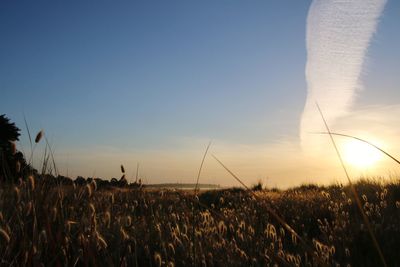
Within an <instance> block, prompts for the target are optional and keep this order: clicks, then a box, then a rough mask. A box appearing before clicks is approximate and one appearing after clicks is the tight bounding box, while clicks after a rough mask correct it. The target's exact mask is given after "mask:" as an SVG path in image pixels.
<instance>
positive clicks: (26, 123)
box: [24, 114, 33, 164]
mask: <svg viewBox="0 0 400 267" xmlns="http://www.w3.org/2000/svg"><path fill="white" fill-rule="evenodd" d="M24 122H25V128H26V131H27V132H28V137H29V144H30V146H31V155H30V158H32V156H33V145H32V136H31V132H30V131H29V126H28V122H27V121H26V117H25V114H24ZM28 164H30V162H28Z"/></svg>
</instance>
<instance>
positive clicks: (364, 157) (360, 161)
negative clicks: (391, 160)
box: [343, 140, 382, 169]
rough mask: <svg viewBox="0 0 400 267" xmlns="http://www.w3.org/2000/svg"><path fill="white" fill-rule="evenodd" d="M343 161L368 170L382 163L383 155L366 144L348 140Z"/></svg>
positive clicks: (344, 145) (345, 144)
mask: <svg viewBox="0 0 400 267" xmlns="http://www.w3.org/2000/svg"><path fill="white" fill-rule="evenodd" d="M343 159H344V160H345V161H346V162H347V163H349V164H351V165H353V166H355V167H358V168H362V169H366V168H370V167H373V166H374V165H375V164H376V163H377V162H378V161H380V160H381V159H382V153H381V152H380V151H379V150H377V149H376V148H374V147H372V146H370V145H368V144H366V143H364V142H361V141H358V140H348V141H346V142H345V143H344V144H343Z"/></svg>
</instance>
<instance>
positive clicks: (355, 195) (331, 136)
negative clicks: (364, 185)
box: [316, 103, 387, 267]
mask: <svg viewBox="0 0 400 267" xmlns="http://www.w3.org/2000/svg"><path fill="white" fill-rule="evenodd" d="M316 105H317V108H318V111H319V113H320V115H321V118H322V120H323V122H324V125H325V128H326V130H327V132H328V134H329V137H330V139H331V141H332V145H333V147H334V148H335V151H336V154H337V156H338V158H339V161H340V164H341V165H342V168H343V171H344V173H345V174H346V178H347V181H348V182H349V186H350V188H351V191H352V192H353V195H354V198H355V200H356V203H357V206H358V209H359V210H360V212H361V216H362V218H363V220H364V223H365V225H366V226H367V229H368V232H369V234H370V236H371V239H372V242H373V243H374V246H375V248H376V250H377V252H378V254H379V258H380V259H381V262H382V265H383V266H385V267H386V266H387V264H386V261H385V257H384V256H383V253H382V250H381V247H380V246H379V243H378V240H377V239H376V237H375V234H374V232H373V230H372V226H371V224H370V222H369V220H368V217H367V215H366V214H365V212H364V210H363V208H362V205H361V201H360V198H359V197H358V194H357V190H356V188H355V186H354V185H353V183H352V182H351V179H350V175H349V173H348V172H347V169H346V166H345V164H344V162H343V159H342V156H341V154H340V152H339V149H338V147H337V145H336V142H335V139H334V138H333V134H332V132H331V130H330V129H329V126H328V123H327V122H326V120H325V117H324V114H323V113H322V111H321V108H320V107H319V105H318V103H316Z"/></svg>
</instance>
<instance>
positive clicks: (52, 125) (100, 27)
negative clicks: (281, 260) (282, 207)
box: [0, 0, 400, 183]
mask: <svg viewBox="0 0 400 267" xmlns="http://www.w3.org/2000/svg"><path fill="white" fill-rule="evenodd" d="M310 3H311V2H310V1H251V2H248V1H197V2H196V1H141V2H139V1H118V3H117V1H113V2H110V1H96V2H94V1H69V2H56V1H46V2H45V1H35V2H32V1H20V2H16V1H2V2H1V3H0V36H1V37H0V38H1V42H0V90H1V98H0V113H1V114H3V113H5V114H7V116H8V117H10V118H11V119H12V120H13V121H15V122H16V123H17V125H19V126H20V128H23V127H24V124H23V114H25V116H26V118H27V120H28V123H29V125H30V128H31V131H33V132H35V131H38V130H40V129H44V130H45V132H46V134H47V136H48V138H49V139H50V140H51V141H52V143H53V144H54V146H55V150H56V152H57V153H56V154H57V157H58V161H59V164H60V166H66V165H68V168H70V169H73V170H74V172H73V174H74V175H78V174H83V175H91V173H93V172H96V174H97V175H98V176H105V177H110V176H114V175H115V176H116V175H118V164H119V163H118V161H123V162H125V164H126V165H130V164H132V166H133V165H134V162H137V161H139V162H142V161H146V159H147V158H151V163H150V162H149V163H148V166H147V172H148V180H149V181H151V182H158V181H160V179H161V178H162V177H161V176H164V175H163V172H162V170H164V171H165V170H166V169H168V167H167V166H166V165H168V164H169V163H165V161H163V160H160V161H157V159H158V158H163V157H168V156H165V155H170V156H171V157H174V156H173V155H174V153H178V154H179V153H180V154H179V155H180V156H177V159H176V162H175V165H174V167H173V168H172V169H168V171H166V172H165V173H168V175H167V174H165V177H167V178H168V179H170V180H171V179H172V180H173V179H175V178H174V173H175V176H177V177H178V176H179V177H180V178H179V179H186V177H187V176H190V175H189V174H190V173H191V172H193V173H195V172H196V168H197V167H193V169H190V168H192V167H190V168H189V167H187V166H191V165H190V164H186V162H185V161H184V159H185V158H187V157H189V156H188V155H192V154H191V153H193V155H194V156H193V166H196V164H195V162H197V161H198V158H199V157H201V154H202V151H203V149H204V146H205V145H206V144H207V142H208V140H210V139H213V140H215V142H216V143H217V144H218V142H219V143H223V144H224V146H226V147H229V148H231V149H232V150H233V151H232V154H237V153H236V152H235V151H236V150H235V147H236V146H250V147H260V146H269V145H272V146H273V145H276V144H277V143H282V142H283V143H286V142H291V143H293V144H296V143H297V142H298V139H299V124H300V117H301V113H302V110H303V107H304V102H305V99H306V93H307V92H306V88H307V87H306V81H305V76H304V68H305V63H306V47H305V34H306V33H305V30H306V26H305V25H306V18H307V12H308V9H309V5H310ZM399 12H400V4H399V3H398V2H396V1H393V0H392V1H388V3H387V5H386V8H385V11H384V13H383V16H382V17H381V19H380V23H379V25H378V30H377V33H376V35H375V37H374V38H373V40H372V43H371V46H370V49H369V51H368V59H367V62H366V64H365V67H364V68H363V84H364V91H363V92H362V93H360V94H359V96H358V98H357V102H356V107H358V106H366V105H380V106H386V105H397V104H399V100H400V93H399V90H398V85H399V82H400V78H399V76H398V74H397V72H398V70H399V69H400V53H399V52H398V47H400V36H399V34H398V27H399V26H400V18H399V17H400V16H398V14H399ZM24 133H25V131H24ZM22 139H23V142H22V146H25V149H28V148H27V147H26V135H25V136H23V138H22ZM24 140H25V141H24ZM24 144H25V145H24ZM221 150H224V151H227V150H226V149H222V148H221ZM239 150H240V149H239ZM239 150H237V151H239ZM283 150H285V149H283ZM110 151H112V155H110V159H109V160H107V155H109V153H110ZM160 151H161V152H160ZM182 151H186V152H182ZM187 151H190V153H189V152H187ZM249 151H251V150H249ZM196 152H197V153H198V155H197V154H196ZM215 152H216V153H217V152H218V151H215ZM221 153H222V152H221ZM249 153H251V152H249ZM83 154H84V155H85V156H82V155H83ZM100 154H101V155H100ZM116 155H120V156H116ZM196 155H197V156H196ZM255 155H256V154H255ZM98 157H103V158H104V159H103V160H100V159H97V158H98ZM89 159H90V160H89ZM181 160H182V161H181ZM237 160H238V161H239V159H237ZM241 162H242V164H245V163H246V161H245V160H243V161H241ZM259 164H261V165H263V164H265V162H264V163H263V162H260V163H259ZM284 164H286V163H282V166H283V165H284ZM144 165H145V163H144ZM164 165H165V167H163V168H161V169H158V170H159V171H158V172H157V171H153V169H157V168H158V167H157V166H164ZM180 166H181V168H182V169H185V168H186V169H187V170H186V171H184V172H182V173H181V172H180V171H181V170H179V168H180ZM66 168H67V167H65V168H62V169H66ZM132 168H133V167H132ZM249 169H250V168H249ZM109 170H112V171H109ZM174 170H175V172H174ZM264 171H265V173H264ZM70 172H71V170H70ZM217 174H218V173H216V174H211V173H210V174H209V176H210V177H214V178H213V179H218V178H215V177H217V176H218V175H217ZM245 174H246V176H249V177H250V178H249V181H252V180H254V179H256V178H257V177H259V176H262V177H264V176H269V173H268V170H263V171H257V172H256V173H252V172H251V171H249V172H246V173H245ZM274 176H276V177H278V178H279V174H278V172H276V174H274ZM304 177H309V176H307V175H304ZM176 179H178V178H176ZM190 179H191V177H190ZM210 179H211V178H210ZM211 181H212V180H211ZM224 181H225V180H221V181H220V180H217V182H219V183H224Z"/></svg>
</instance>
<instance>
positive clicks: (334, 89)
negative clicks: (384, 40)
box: [300, 0, 386, 148]
mask: <svg viewBox="0 0 400 267" xmlns="http://www.w3.org/2000/svg"><path fill="white" fill-rule="evenodd" d="M385 2H386V0H347V1H345V0H340V1H339V0H314V1H313V2H312V4H311V7H310V10H309V13H308V18H307V37H306V42H307V65H306V80H307V86H308V95H307V100H306V104H305V107H304V111H303V115H302V119H301V129H300V135H301V140H302V145H303V148H305V147H307V148H312V147H313V146H314V147H315V146H319V144H318V140H316V138H315V136H312V135H310V134H309V132H312V131H319V130H321V129H322V126H323V125H322V123H321V118H320V116H319V114H318V112H317V109H316V106H315V102H318V103H319V105H320V106H321V108H322V110H323V112H324V114H325V116H326V118H327V120H328V121H329V122H330V123H334V122H335V121H336V120H337V119H338V118H339V117H341V116H345V115H346V114H347V113H348V111H349V109H350V108H351V105H352V103H353V101H354V97H355V96H356V93H357V91H358V90H360V88H361V84H360V73H361V69H362V65H363V61H364V58H365V55H366V51H367V48H368V45H369V42H370V40H371V37H372V35H373V33H374V32H375V29H376V26H377V21H378V18H379V16H380V14H381V13H382V10H383V8H384V5H385Z"/></svg>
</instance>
